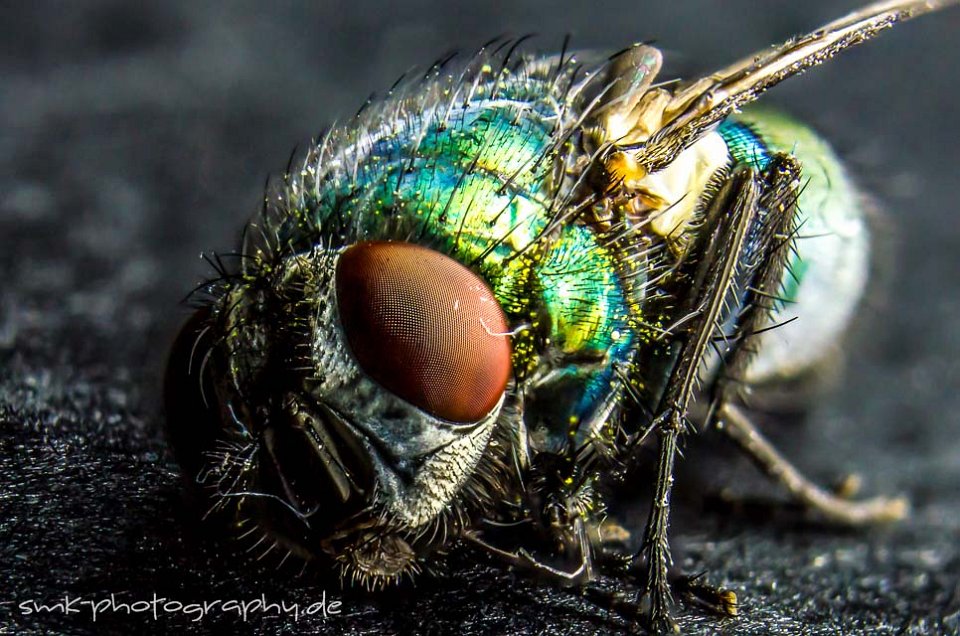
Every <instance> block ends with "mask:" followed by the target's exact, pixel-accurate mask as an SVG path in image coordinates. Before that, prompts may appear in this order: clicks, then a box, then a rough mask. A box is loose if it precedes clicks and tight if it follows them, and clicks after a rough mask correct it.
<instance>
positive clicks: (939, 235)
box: [0, 0, 960, 634]
mask: <svg viewBox="0 0 960 636" xmlns="http://www.w3.org/2000/svg"><path fill="white" fill-rule="evenodd" d="M308 4H309V5H310V7H312V8H309V9H307V8H306V7H291V6H283V7H279V8H271V9H268V10H263V9H261V8H260V7H261V3H253V2H251V3H248V6H244V5H242V4H231V5H229V6H223V7H218V6H215V5H213V4H212V3H193V2H187V1H182V2H169V3H155V4H154V5H153V6H152V7H147V8H138V9H133V8H131V5H129V4H128V3H125V2H97V1H93V2H86V3H83V4H82V5H79V4H78V5H73V6H68V5H65V4H60V3H56V4H53V3H51V4H47V5H45V4H41V3H21V4H20V5H19V7H18V8H11V6H10V5H5V6H4V7H3V8H2V9H0V25H2V26H0V31H2V32H0V88H2V90H0V121H2V126H0V237H2V239H0V245H2V249H0V633H18V634H22V633H36V634H40V633H51V632H60V633H78V634H79V633H91V632H100V633H131V632H146V633H151V632H154V631H157V632H161V631H165V630H166V629H168V628H170V627H171V625H173V624H176V625H179V626H180V627H182V629H183V633H205V632H207V631H211V630H214V629H229V630H231V631H233V632H235V633H244V632H246V631H250V632H260V633H303V632H312V631H316V632H321V633H347V634H361V633H408V632H411V631H416V632H422V633H428V632H433V633H468V634H477V633H487V632H490V633H517V634H521V633H536V634H542V633H557V634H560V633H578V634H579V633H591V632H606V631H609V630H614V631H616V630H621V629H625V628H626V627H627V624H626V623H624V622H623V621H622V620H620V619H618V618H617V617H616V616H613V615H610V614H608V613H607V612H606V611H605V610H604V609H602V608H596V607H594V606H592V605H591V604H589V603H587V602H585V601H583V600H581V599H580V598H579V597H578V596H577V595H576V594H574V593H571V592H566V591H558V590H556V589H553V588H550V587H546V586H542V585H540V584H538V583H536V582H533V581H529V580H526V579H523V578H519V577H518V578H514V577H512V576H511V575H509V574H503V573H501V572H500V571H499V570H496V569H494V568H491V567H490V566H488V565H487V564H485V563H479V564H477V563H474V562H473V561H472V560H470V559H466V560H465V563H464V564H463V567H460V568H455V569H453V570H452V572H451V573H450V574H448V575H447V576H446V577H444V578H442V579H428V578H423V579H421V580H420V582H419V585H418V587H417V588H416V589H412V590H401V591H397V592H391V593H389V594H385V595H381V596H379V597H369V596H367V595H363V594H356V593H353V594H343V593H342V592H340V591H339V590H338V589H336V588H335V587H334V586H332V585H321V584H318V583H311V582H308V581H305V580H302V579H296V578H292V577H290V576H289V573H287V572H281V573H273V572H272V571H270V570H261V569H259V568H257V567H255V566H251V565H250V564H249V562H248V561H247V560H245V559H244V558H243V557H242V556H241V555H238V554H236V553H235V552H233V551H232V549H231V548H230V547H229V546H225V545H224V544H223V543H221V542H218V541H217V540H216V537H214V536H210V532H209V531H208V529H207V528H205V527H204V526H202V525H198V524H197V523H196V522H195V511H193V510H192V509H190V508H189V507H187V506H186V505H185V504H184V500H183V497H182V495H181V490H180V482H179V479H178V475H177V468H176V466H175V465H174V464H173V463H172V460H171V459H170V456H169V455H168V453H167V450H166V448H165V445H164V441H163V437H162V423H163V420H162V416H161V414H160V406H159V399H158V396H159V384H160V383H159V377H160V372H161V368H162V364H163V358H164V355H165V352H166V348H167V346H168V344H169V342H170V341H171V339H172V337H173V334H174V332H175V329H176V327H177V325H178V323H179V322H181V321H182V320H183V318H184V315H185V314H184V310H183V309H182V308H181V307H178V304H177V303H178V301H179V300H180V299H181V298H182V297H183V295H184V294H185V293H186V292H187V290H188V289H190V288H191V287H192V286H193V284H195V283H196V282H197V281H198V280H199V278H200V276H201V275H205V274H208V273H209V272H208V271H207V270H205V268H204V266H203V264H202V263H201V262H200V261H199V259H198V258H197V256H198V254H199V253H200V252H201V251H202V250H214V249H216V250H229V249H231V248H232V247H233V243H234V240H235V238H236V237H237V234H238V231H239V228H240V225H241V222H242V221H243V220H244V219H245V217H246V216H247V215H248V213H250V212H251V211H252V210H253V209H254V207H255V206H256V203H257V200H258V193H259V189H260V187H261V184H262V182H263V179H264V176H265V175H266V174H267V173H268V172H271V171H273V172H276V171H279V170H281V169H282V167H283V165H284V163H285V161H286V158H287V155H288V153H289V150H290V148H291V147H292V146H293V144H294V143H295V142H297V141H304V140H306V139H309V138H310V136H311V135H313V134H315V133H316V132H317V131H318V130H319V129H320V128H321V126H323V125H324V124H326V123H329V122H330V121H331V120H332V119H333V118H334V117H336V116H344V115H349V114H351V113H352V112H354V110H355V108H356V107H357V106H358V105H359V104H360V103H361V102H362V101H363V99H364V98H365V97H366V95H367V94H368V93H369V92H370V91H372V90H380V89H384V88H386V87H388V86H389V85H390V84H391V83H392V81H393V79H394V78H395V77H396V76H398V75H399V74H400V73H402V72H403V71H405V70H406V69H407V68H408V67H409V66H412V65H414V64H423V63H429V62H430V61H432V60H433V59H435V58H436V57H437V56H438V55H440V54H442V53H443V52H444V51H445V50H447V49H449V48H450V47H451V46H454V45H461V46H463V47H464V49H470V48H472V47H474V46H476V45H478V44H479V43H481V42H483V41H485V40H486V39H488V38H489V37H491V36H493V35H496V34H499V33H503V32H510V33H515V34H522V33H525V32H529V31H537V32H539V33H540V34H541V37H540V38H539V40H538V43H537V46H540V47H542V48H544V49H553V48H558V47H559V44H560V41H561V38H562V36H563V34H564V33H566V32H573V33H574V35H575V36H576V39H575V42H578V43H579V45H580V46H581V47H583V48H595V49H608V50H615V49H619V48H620V47H623V46H624V45H626V44H629V43H630V42H632V41H635V40H639V39H648V38H656V39H657V42H658V44H659V45H660V46H661V47H663V48H664V49H665V50H666V51H667V53H668V57H669V58H670V59H679V60H680V61H681V62H682V63H683V64H685V65H688V66H693V67H696V66H705V67H713V66H716V65H717V64H720V63H725V62H728V61H731V60H733V59H734V58H736V57H738V56H740V55H742V54H745V53H747V52H748V51H751V50H754V49H756V48H758V47H760V46H764V45H766V44H769V43H772V42H775V41H779V40H780V39H782V38H784V37H786V36H788V35H790V34H792V33H794V32H797V31H800V30H803V29H806V28H809V27H812V26H814V25H816V24H819V23H822V22H824V21H826V20H828V19H832V18H833V17H835V16H836V15H837V14H838V13H839V12H841V11H843V10H846V9H849V8H851V7H852V6H853V4H852V3H851V2H846V1H845V2H842V3H835V2H826V1H823V2H810V3H803V4H804V5H805V6H804V7H803V8H801V6H800V5H799V4H795V3H786V2H784V3H763V7H764V11H767V12H768V13H760V12H758V7H759V6H760V3H750V2H745V1H737V2H727V3H723V8H722V9H721V7H720V5H716V4H710V5H703V6H698V5H697V3H693V2H684V3H666V2H665V3H661V5H662V6H646V5H648V4H652V3H643V2H619V3H610V4H609V5H608V6H607V7H606V8H604V9H597V8H587V4H586V3H584V4H583V7H573V6H570V7H565V6H563V5H558V4H557V3H555V2H531V3H524V4H523V5H522V6H520V7H513V6H511V5H508V4H503V5H500V4H499V3H498V4H497V5H495V6H494V7H489V6H485V5H483V4H464V3H459V2H454V3H443V2H437V1H433V0H422V1H419V2H411V3H408V6H405V7H403V8H387V6H386V4H384V5H383V6H382V7H381V6H379V5H378V6H367V5H366V4H365V3H363V2H356V3H350V4H348V5H346V6H341V7H331V8H322V7H321V3H308ZM677 4H680V5H681V6H679V7H678V6H675V5H677ZM284 5H286V3H284ZM614 5H619V6H614ZM837 5H842V6H837ZM667 7H669V8H667ZM958 30H960V11H953V12H952V13H945V14H942V15H939V16H934V17H928V18H925V19H923V20H920V21H918V22H916V23H912V24H908V25H905V26H903V27H901V28H900V29H897V30H895V31H894V32H892V33H889V34H887V35H886V36H884V37H882V38H881V39H880V40H878V41H877V42H874V43H872V44H868V45H867V46H865V47H863V48H862V49H860V50H857V51H855V52H852V53H850V54H848V55H845V56H844V57H843V58H841V59H839V60H837V61H835V62H833V63H832V64H830V65H828V66H827V67H824V68H822V69H819V70H817V71H815V72H813V73H811V74H810V75H808V76H807V77H805V78H802V79H800V80H795V81H792V82H790V83H789V84H788V85H785V86H783V87H781V88H780V89H777V90H776V91H774V93H773V94H771V95H769V96H768V99H767V100H766V101H767V103H775V104H779V105H780V106H781V107H784V108H787V109H789V110H790V111H791V112H793V113H794V114H796V115H798V116H800V117H802V118H804V119H806V120H808V121H811V122H812V123H813V124H814V125H815V126H817V127H819V128H820V129H821V130H822V131H823V132H824V133H825V134H826V135H827V136H828V137H829V138H831V139H833V140H835V143H836V146H837V148H838V149H839V151H840V152H841V153H842V154H843V155H844V156H845V157H846V158H847V159H848V160H849V162H850V164H851V165H852V167H853V169H854V171H855V172H856V174H857V175H858V177H859V178H860V181H861V182H862V183H863V184H864V186H865V187H866V188H867V189H869V190H870V191H871V192H873V193H874V194H875V196H876V199H877V201H878V202H879V203H880V207H881V208H882V209H883V210H884V211H885V212H886V219H885V221H884V222H883V223H882V224H881V230H880V231H881V233H882V234H883V235H884V236H885V237H886V238H887V239H890V240H889V241H887V242H888V243H889V244H891V245H893V249H891V250H890V253H891V254H892V255H893V257H894V259H893V260H892V261H888V262H892V263H894V265H893V266H890V267H888V268H887V269H886V276H885V278H886V279H887V283H888V284H887V287H886V289H887V293H886V294H885V295H883V294H881V295H876V296H874V297H873V298H872V299H871V301H870V303H869V304H868V307H867V308H865V309H864V311H863V312H862V313H861V316H860V318H859V320H858V323H859V324H858V334H857V335H856V337H855V339H854V343H855V346H854V347H853V351H852V355H851V358H850V360H849V362H848V365H847V376H846V377H847V379H846V380H845V382H844V383H843V384H842V385H841V387H840V390H838V391H836V392H835V393H834V394H833V395H831V396H830V398H829V399H824V400H823V401H822V402H821V403H819V404H817V405H816V408H815V409H814V412H813V414H812V418H811V419H812V421H811V422H810V423H809V424H808V425H806V426H786V425H781V426H776V427H774V436H775V437H776V438H777V439H778V440H779V441H780V443H781V444H782V446H783V447H784V448H786V449H787V450H788V452H789V454H790V455H791V456H792V457H793V458H795V459H796V461H797V462H798V463H799V464H800V465H802V466H804V467H805V468H806V469H807V470H808V471H809V472H810V473H811V474H813V475H814V476H816V477H818V478H819V479H821V480H823V481H829V480H831V479H833V478H835V477H837V476H838V475H839V474H841V473H842V472H844V471H856V472H860V473H862V474H863V476H864V477H865V483H866V488H867V490H868V492H871V493H875V492H880V491H886V492H906V493H909V494H910V495H911V497H912V499H913V502H914V506H915V514H914V516H913V518H912V520H911V521H909V522H908V523H905V524H902V525H900V526H898V527H895V528H890V529H875V530H870V531H858V532H847V531H836V530H830V529H826V528H823V527H820V526H817V525H815V524H800V523H798V522H797V520H796V517H793V516H791V515H789V514H786V513H779V514H775V515H772V516H771V515H767V514H761V513H758V514H749V515H748V514H745V513H739V512H718V511H716V510H715V509H710V508H708V507H705V506H704V498H703V494H704V493H709V492H716V491H717V490H718V489H719V488H720V487H721V486H722V485H730V486H731V487H732V488H733V489H734V490H735V491H736V492H739V493H749V494H758V493H765V494H768V495H769V494H775V491H771V490H769V489H768V488H767V486H766V485H765V482H764V481H763V480H762V479H760V478H758V477H757V476H756V475H755V474H754V472H753V470H752V468H750V467H749V466H748V465H746V462H744V461H743V460H742V459H740V458H738V457H736V456H735V455H733V454H731V453H729V452H728V449H726V447H724V446H723V445H721V444H718V443H717V440H716V439H714V438H712V437H709V436H704V437H702V438H700V439H696V440H693V441H691V443H690V444H689V445H688V448H687V452H686V460H685V462H684V475H683V478H682V479H681V482H680V486H679V488H680V495H679V499H680V501H678V504H679V505H678V509H679V512H678V516H677V518H676V520H675V523H674V529H673V536H674V538H675V543H676V545H677V547H678V554H679V560H680V563H682V564H683V565H684V567H686V568H687V569H688V570H690V571H694V572H696V571H700V570H706V571H708V572H709V573H710V574H709V576H710V578H711V580H712V581H714V582H716V583H721V584H724V585H727V586H729V587H731V588H733V589H735V590H736V591H737V592H738V593H739V594H740V597H741V599H743V611H742V614H743V615H742V617H741V618H740V619H739V620H736V621H726V622H718V621H716V620H715V619H713V618H709V617H707V616H705V615H703V614H701V613H698V612H695V611H693V612H691V611H689V610H682V611H681V615H682V624H683V626H684V628H685V630H686V631H687V632H688V633H725V634H768V633H773V634H794V633H809V634H834V633H845V634H860V633H864V634H867V633H869V634H933V633H957V632H958V630H960V574H958V572H960V488H958V483H960V441H958V440H960V435H958V432H960V393H958V392H957V391H956V388H957V387H958V384H960V330H958V325H960V287H958V285H957V272H958V271H960V223H958V222H957V218H956V210H957V204H956V199H957V192H958V190H957V186H958V184H957V178H956V170H957V167H956V166H957V164H958V161H960V154H958V145H957V141H956V140H957V139H960V134H958V123H957V122H958V121H960V111H958V106H957V101H956V90H955V88H954V87H955V86H956V85H957V84H958V81H960V69H958V68H957V64H956V60H958V59H960V50H958V48H957V46H958V44H957V39H956V37H955V34H956V33H957V32H958ZM625 510H626V512H625V516H626V518H627V519H628V520H631V521H633V522H634V523H639V521H640V519H641V517H642V514H643V513H644V511H645V510H646V503H645V502H643V501H641V502H640V503H635V504H632V505H627V506H626V507H625ZM324 589H326V594H327V597H328V600H330V599H332V598H336V599H338V600H340V601H341V602H342V607H341V608H340V610H341V614H340V615H338V616H332V617H330V618H328V619H326V620H323V619H322V618H319V617H317V616H313V617H309V618H304V617H300V620H299V621H294V620H293V619H292V618H288V619H278V618H263V617H262V616H259V615H255V616H251V617H250V619H249V620H248V622H247V623H243V622H242V621H241V620H240V619H239V618H238V617H236V616H235V615H229V616H226V617H223V616H219V617H208V618H206V619H204V620H202V621H197V622H190V621H189V620H188V619H189V617H183V616H180V617H174V616H162V615H161V616H160V618H159V619H158V620H156V621H154V619H153V618H152V617H150V616H144V615H134V616H126V615H123V614H107V615H101V616H100V617H99V619H98V621H97V622H96V624H94V623H93V621H92V617H91V616H90V613H89V611H88V610H85V611H82V612H81V613H79V614H75V615H70V616H64V615H62V614H61V613H58V612H54V613H44V614H37V615H32V616H24V615H23V612H22V611H21V610H20V604H21V603H23V602H31V601H33V600H35V601H37V602H39V603H42V602H55V601H56V600H57V599H58V598H62V597H63V596H64V595H65V594H68V595H71V596H75V597H76V596H82V597H83V598H85V599H93V598H97V599H99V598H104V597H105V596H109V595H110V594H111V593H113V594H115V595H116V598H117V600H118V601H123V600H126V601H128V602H132V601H136V600H151V599H152V595H153V593H156V594H157V595H158V596H160V597H167V598H174V599H178V600H180V601H181V602H184V603H192V602H202V601H210V600H213V599H220V600H228V599H239V600H249V599H251V598H254V597H259V596H260V595H261V594H265V595H266V596H267V597H268V600H272V601H286V602H287V603H293V602H298V603H300V604H301V607H302V608H305V607H306V606H307V605H309V604H310V603H312V602H314V601H316V600H319V599H320V598H321V594H322V591H323V590H324Z"/></svg>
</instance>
